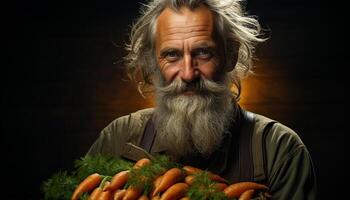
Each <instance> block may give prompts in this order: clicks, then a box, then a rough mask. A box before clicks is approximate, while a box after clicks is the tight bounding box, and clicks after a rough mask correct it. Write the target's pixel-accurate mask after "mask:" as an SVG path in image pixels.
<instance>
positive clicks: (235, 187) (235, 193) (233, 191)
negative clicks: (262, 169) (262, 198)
mask: <svg viewBox="0 0 350 200" xmlns="http://www.w3.org/2000/svg"><path fill="white" fill-rule="evenodd" d="M249 189H255V190H267V189H268V187H267V186H265V185H262V184H259V183H255V182H239V183H234V184H231V185H229V186H227V187H226V188H225V189H224V191H223V192H224V193H225V194H226V196H227V197H228V198H232V197H239V196H240V195H241V194H242V193H243V192H244V191H246V190H249Z"/></svg>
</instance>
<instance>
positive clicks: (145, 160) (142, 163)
mask: <svg viewBox="0 0 350 200" xmlns="http://www.w3.org/2000/svg"><path fill="white" fill-rule="evenodd" d="M149 163H151V160H150V159H148V158H141V159H140V160H138V161H137V162H136V163H135V164H134V166H133V168H134V169H139V168H141V167H143V166H145V165H148V164H149Z"/></svg>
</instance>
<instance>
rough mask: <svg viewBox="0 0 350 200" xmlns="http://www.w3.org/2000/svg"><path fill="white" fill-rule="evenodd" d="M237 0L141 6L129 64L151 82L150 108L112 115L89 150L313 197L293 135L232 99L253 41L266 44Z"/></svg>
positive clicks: (308, 169)
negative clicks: (160, 160) (157, 158)
mask: <svg viewBox="0 0 350 200" xmlns="http://www.w3.org/2000/svg"><path fill="white" fill-rule="evenodd" d="M240 3H241V2H240V1H238V0H225V1H214V0H211V1H209V0H207V1H205V0H192V1H191V0H154V1H152V2H150V4H149V5H147V6H145V9H144V10H143V15H142V16H141V17H140V18H139V20H138V21H137V22H136V24H135V25H134V26H133V29H132V33H131V42H130V45H129V46H128V50H129V54H128V56H127V57H126V60H127V65H128V69H129V73H130V75H131V77H133V78H135V77H137V75H138V74H140V73H141V76H142V79H143V83H144V84H143V85H151V84H153V85H154V88H155V93H156V107H155V108H154V109H153V108H150V109H145V110H140V111H138V112H135V113H132V114H130V115H127V116H123V117H120V118H118V119H116V120H115V121H113V122H112V123H111V124H109V125H108V126H107V127H106V128H105V129H104V130H103V131H102V132H101V135H100V137H99V138H98V140H97V141H96V142H95V143H94V145H93V146H92V147H91V149H90V150H89V152H88V154H97V153H101V154H109V155H114V156H123V157H125V158H129V159H132V160H137V159H139V158H141V157H144V156H147V154H148V153H150V154H157V153H165V154H166V155H169V156H170V157H171V158H172V159H174V160H175V161H177V162H180V163H183V164H190V165H194V166H197V167H200V168H203V169H208V170H210V171H213V172H216V173H218V174H220V175H222V176H223V177H225V178H226V179H228V180H229V181H230V182H236V181H256V182H261V183H265V184H267V185H268V186H269V188H270V191H269V192H270V193H271V194H272V197H273V199H315V176H314V171H313V166H312V161H311V158H310V155H309V153H308V151H307V149H306V147H305V145H304V144H303V143H302V141H301V140H300V138H299V137H298V136H297V134H296V133H295V132H294V131H293V130H291V129H289V128H288V127H286V126H284V125H282V124H280V123H277V122H275V121H273V120H271V119H268V118H266V117H263V116H261V115H258V114H254V113H251V112H247V111H244V110H243V109H241V108H240V107H239V105H238V104H237V99H238V98H239V94H240V79H241V78H242V77H243V76H245V75H246V74H247V73H249V72H250V70H251V67H252V63H251V59H252V56H253V55H252V54H253V49H254V44H255V43H258V42H262V41H264V39H263V38H260V37H259V34H260V33H259V30H260V26H259V23H258V22H257V21H256V20H255V19H254V18H250V17H248V16H244V15H243V10H242V8H241V5H240ZM231 88H236V89H235V90H232V89H231ZM147 152H148V153H147Z"/></svg>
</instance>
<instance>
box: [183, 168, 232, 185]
mask: <svg viewBox="0 0 350 200" xmlns="http://www.w3.org/2000/svg"><path fill="white" fill-rule="evenodd" d="M182 169H183V170H185V173H186V175H193V174H196V173H198V172H202V171H203V170H201V169H199V168H197V167H193V166H189V165H186V166H183V167H182ZM208 173H209V177H210V179H211V180H212V181H216V182H222V183H228V181H227V180H226V179H224V178H222V177H221V176H219V175H217V174H214V173H212V172H208Z"/></svg>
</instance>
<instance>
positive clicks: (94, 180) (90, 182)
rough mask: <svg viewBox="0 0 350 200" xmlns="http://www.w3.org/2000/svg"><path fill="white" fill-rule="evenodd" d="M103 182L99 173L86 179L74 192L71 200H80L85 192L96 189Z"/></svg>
mask: <svg viewBox="0 0 350 200" xmlns="http://www.w3.org/2000/svg"><path fill="white" fill-rule="evenodd" d="M101 180H102V177H101V176H100V175H99V174H98V173H94V174H91V175H89V176H88V177H86V178H85V179H84V180H83V181H82V182H81V183H80V184H79V185H78V187H77V188H76V189H75V190H74V193H73V195H72V198H71V200H78V199H79V197H80V196H81V195H82V194H83V193H84V192H89V191H91V190H92V189H94V188H95V187H96V186H97V185H98V184H99V183H100V182H101Z"/></svg>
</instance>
